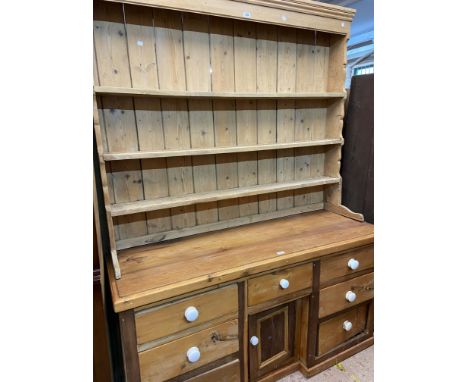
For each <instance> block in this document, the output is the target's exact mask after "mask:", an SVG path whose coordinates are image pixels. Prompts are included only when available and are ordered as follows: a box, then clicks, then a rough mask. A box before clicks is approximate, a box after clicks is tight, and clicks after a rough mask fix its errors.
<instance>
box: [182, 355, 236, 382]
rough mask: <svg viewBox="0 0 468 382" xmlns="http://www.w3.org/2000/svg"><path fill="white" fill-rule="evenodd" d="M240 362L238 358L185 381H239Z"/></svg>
mask: <svg viewBox="0 0 468 382" xmlns="http://www.w3.org/2000/svg"><path fill="white" fill-rule="evenodd" d="M240 380H241V378H240V362H239V360H238V359H236V360H235V361H232V362H229V363H227V364H226V365H222V366H219V367H217V368H216V369H213V370H209V371H207V372H206V373H203V374H200V375H197V376H196V377H193V378H190V379H187V380H186V382H240Z"/></svg>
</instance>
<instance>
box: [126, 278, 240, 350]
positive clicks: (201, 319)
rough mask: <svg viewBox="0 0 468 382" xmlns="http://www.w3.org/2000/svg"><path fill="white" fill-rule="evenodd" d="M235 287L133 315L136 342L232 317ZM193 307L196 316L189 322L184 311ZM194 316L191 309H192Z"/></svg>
mask: <svg viewBox="0 0 468 382" xmlns="http://www.w3.org/2000/svg"><path fill="white" fill-rule="evenodd" d="M237 301H238V296H237V284H234V285H229V286H227V287H224V288H221V289H216V290H214V291H211V292H206V293H202V294H199V295H196V296H192V297H189V298H186V299H183V300H179V301H176V302H173V303H169V304H166V305H161V306H158V307H155V308H150V309H147V310H143V311H140V312H137V313H136V314H135V327H136V334H137V343H138V345H141V344H143V343H145V342H149V341H152V340H156V339H159V338H162V337H166V336H169V335H171V334H174V333H177V332H180V331H182V330H185V329H189V328H191V327H194V326H197V325H200V324H203V323H206V322H209V321H211V320H214V319H217V318H220V317H225V318H229V317H234V316H236V315H237V312H238V302H237ZM189 307H194V308H195V309H196V314H198V317H197V318H196V319H195V320H194V321H192V322H190V321H188V320H187V318H186V317H185V312H186V309H187V308H189ZM192 314H193V309H192Z"/></svg>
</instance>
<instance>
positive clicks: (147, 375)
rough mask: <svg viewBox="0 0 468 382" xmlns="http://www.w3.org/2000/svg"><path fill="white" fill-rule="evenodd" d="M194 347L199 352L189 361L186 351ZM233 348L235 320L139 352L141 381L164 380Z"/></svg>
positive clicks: (211, 359) (219, 356)
mask: <svg viewBox="0 0 468 382" xmlns="http://www.w3.org/2000/svg"><path fill="white" fill-rule="evenodd" d="M194 347H196V348H197V350H198V351H199V354H200V358H199V359H198V360H197V361H195V362H190V361H189V359H188V355H187V351H188V350H189V349H193V348H194ZM237 351H239V340H238V320H237V319H236V320H231V321H228V322H224V323H222V324H219V325H215V326H213V327H211V328H208V329H205V330H202V331H200V332H197V333H194V334H191V335H189V336H186V337H182V338H180V339H177V340H175V341H172V342H169V343H167V344H164V345H160V346H156V347H154V348H152V349H149V350H145V351H143V352H141V353H139V354H138V357H139V359H140V374H141V380H142V382H150V381H165V380H167V379H170V378H174V377H177V376H178V375H181V374H184V373H186V372H188V371H191V370H194V369H196V368H198V367H200V366H203V365H206V364H208V363H210V362H213V361H215V360H217V359H220V358H223V357H225V356H228V355H230V354H233V353H235V352H237Z"/></svg>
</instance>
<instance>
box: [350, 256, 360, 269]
mask: <svg viewBox="0 0 468 382" xmlns="http://www.w3.org/2000/svg"><path fill="white" fill-rule="evenodd" d="M348 267H349V268H351V269H352V270H353V271H355V270H356V269H358V268H359V261H358V260H356V259H350V260H349V261H348Z"/></svg>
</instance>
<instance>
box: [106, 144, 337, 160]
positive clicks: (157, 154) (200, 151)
mask: <svg viewBox="0 0 468 382" xmlns="http://www.w3.org/2000/svg"><path fill="white" fill-rule="evenodd" d="M337 144H343V139H342V138H327V139H316V140H311V141H303V142H288V143H271V144H261V145H248V146H228V147H206V148H191V149H179V150H173V149H172V150H171V149H168V150H152V151H135V152H110V153H104V154H103V158H104V160H105V161H116V160H129V159H150V158H168V157H177V156H194V155H211V154H228V153H242V152H249V151H267V150H281V149H290V148H300V147H314V146H327V145H337Z"/></svg>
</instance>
